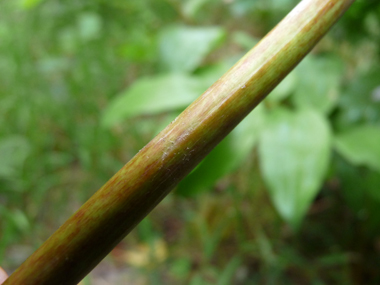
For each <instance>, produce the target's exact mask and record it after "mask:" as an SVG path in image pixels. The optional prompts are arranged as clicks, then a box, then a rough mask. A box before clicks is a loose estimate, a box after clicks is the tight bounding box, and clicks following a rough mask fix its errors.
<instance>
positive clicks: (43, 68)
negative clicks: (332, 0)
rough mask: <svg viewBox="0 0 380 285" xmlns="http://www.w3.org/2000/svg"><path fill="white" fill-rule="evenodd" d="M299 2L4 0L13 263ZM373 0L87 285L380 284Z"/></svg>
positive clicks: (379, 14)
mask: <svg viewBox="0 0 380 285" xmlns="http://www.w3.org/2000/svg"><path fill="white" fill-rule="evenodd" d="M298 2H299V1H296V0H271V1H268V0H224V1H222V0H162V1H156V0H139V1H133V0H108V1H105V0H82V1H68V0H49V1H47V0H46V1H44V0H4V1H1V2H0V262H1V263H0V264H1V265H2V266H3V267H4V268H5V269H6V270H7V271H8V272H9V273H11V272H12V271H13V270H15V269H16V268H17V267H18V266H19V265H20V264H21V263H22V262H23V261H24V260H25V259H26V258H27V257H28V256H29V255H30V254H31V253H32V252H33V251H34V250H35V249H36V248H37V247H38V246H40V245H41V244H42V242H43V241H44V240H46V239H47V238H48V237H49V236H50V235H51V234H52V233H53V232H54V231H55V230H56V229H57V228H58V227H59V226H60V225H61V224H62V223H63V222H64V221H65V220H66V219H67V218H68V217H69V216H70V215H71V214H72V213H73V212H74V211H75V210H76V209H78V208H79V207H80V205H81V204H82V203H83V202H85V201H86V200H87V199H88V198H89V197H90V196H91V195H92V194H93V193H94V192H95V191H96V190H97V189H98V188H100V187H101V186H102V185H103V184H104V183H105V182H106V181H107V180H108V179H109V178H110V177H111V176H112V175H113V174H114V173H115V172H116V171H118V170H119V169H120V168H121V167H122V166H123V165H124V164H125V163H126V162H127V161H128V160H129V159H131V158H132V157H133V155H134V154H135V153H136V152H137V151H138V150H139V149H141V148H142V147H143V146H144V145H145V144H146V143H148V142H149V141H150V140H151V139H152V138H153V136H155V135H156V134H157V133H158V132H159V131H160V130H162V129H163V128H164V127H165V126H166V125H167V124H168V123H169V122H170V121H171V120H173V119H174V118H175V117H176V116H177V115H178V114H179V113H180V112H181V111H182V110H183V109H184V108H185V107H186V106H187V105H188V104H190V103H191V102H192V101H193V100H194V99H195V98H197V97H198V96H199V95H200V94H201V93H202V92H203V91H205V90H206V89H207V87H208V86H210V85H211V84H212V83H213V82H214V81H215V80H216V79H218V77H219V76H220V75H222V74H223V73H224V72H225V71H227V70H228V68H230V67H231V66H232V65H233V64H234V63H235V62H236V61H237V60H238V59H239V58H240V57H241V56H242V55H243V54H244V53H245V52H247V51H248V50H249V49H250V48H252V47H253V46H254V45H255V44H256V43H257V42H258V41H259V40H260V38H262V37H263V36H264V35H265V34H266V33H267V32H268V31H269V30H270V29H271V28H273V27H274V26H275V25H276V24H277V23H278V22H279V21H280V20H281V19H282V18H283V17H284V16H285V15H286V14H287V13H288V12H289V11H290V10H291V9H292V8H293V7H294V6H295V5H296V4H297V3H298ZM379 52H380V2H379V1H375V0H373V1H372V0H366V1H364V0H362V1H360V0H358V1H357V2H356V3H355V4H354V5H353V6H352V7H351V9H350V10H349V11H348V12H347V13H346V14H345V16H344V17H343V18H342V19H341V20H340V22H339V23H338V24H337V25H336V26H335V27H334V28H333V29H332V30H331V31H330V32H329V34H328V35H327V36H326V37H325V38H324V39H323V40H322V41H321V42H320V43H319V44H318V46H317V47H316V48H315V49H314V50H313V51H312V52H311V54H310V55H308V56H307V57H306V58H305V60H304V61H303V62H302V63H301V64H300V65H299V66H298V67H297V68H296V69H295V70H294V71H293V72H292V73H291V74H290V75H289V76H288V77H287V78H286V79H285V80H284V81H283V82H282V83H281V84H280V85H279V86H278V87H277V88H276V89H275V90H274V91H273V92H272V93H271V95H270V96H269V97H268V98H267V99H265V101H264V102H263V103H262V104H261V105H260V106H259V107H258V108H256V109H255V110H254V111H253V112H252V114H251V115H249V116H248V117H247V119H245V120H244V121H243V122H242V123H241V124H240V125H239V126H238V127H237V128H236V129H235V130H234V131H233V132H232V133H231V134H230V135H229V136H228V137H227V138H226V139H225V140H224V141H223V142H222V143H221V144H220V145H219V146H218V147H217V148H216V149H215V150H214V151H213V152H212V153H211V154H210V155H209V156H208V157H207V158H206V159H205V160H204V161H203V162H202V163H201V164H200V166H199V167H198V168H196V170H195V171H193V172H192V173H191V174H190V175H189V177H187V178H186V179H185V180H184V181H183V182H181V184H180V185H179V186H178V187H177V188H176V189H175V190H174V191H173V193H172V194H170V195H169V196H168V197H167V198H165V199H164V201H163V202H162V203H161V204H160V205H159V206H158V207H157V208H156V209H155V210H154V211H153V212H152V213H151V214H150V215H149V216H148V217H147V218H146V219H145V220H144V221H143V222H142V223H141V224H140V225H139V226H138V227H137V228H136V229H135V230H134V231H133V232H132V233H131V234H130V235H129V236H128V237H127V238H126V239H125V240H124V241H123V242H121V243H120V244H119V245H118V246H117V247H116V248H115V249H114V251H113V252H112V253H111V254H110V255H109V256H108V257H107V258H106V259H105V260H104V261H103V262H102V263H101V264H100V265H99V266H98V267H97V268H96V269H95V270H94V271H93V272H92V273H91V274H90V275H89V276H88V277H86V278H85V280H83V281H82V283H83V284H96V285H98V284H127V283H128V284H192V285H198V284H220V285H222V284H380V272H379V264H380V174H379V173H380V64H379Z"/></svg>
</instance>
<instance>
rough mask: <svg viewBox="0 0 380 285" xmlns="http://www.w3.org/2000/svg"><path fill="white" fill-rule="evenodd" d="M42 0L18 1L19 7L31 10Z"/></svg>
mask: <svg viewBox="0 0 380 285" xmlns="http://www.w3.org/2000/svg"><path fill="white" fill-rule="evenodd" d="M42 1H43V0H20V2H19V3H20V7H21V8H23V9H32V8H34V7H36V6H37V5H38V4H40V3H41V2H42Z"/></svg>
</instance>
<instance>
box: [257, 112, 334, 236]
mask: <svg viewBox="0 0 380 285" xmlns="http://www.w3.org/2000/svg"><path fill="white" fill-rule="evenodd" d="M268 120H269V123H268V125H267V126H266V129H265V131H264V132H263V135H262V136H261V138H260V143H259V156H260V163H261V170H262V172H263V178H264V180H265V182H266V184H267V186H268V189H269V194H270V196H271V199H272V200H273V203H274V206H275V207H276V209H277V210H278V212H279V213H280V215H281V216H282V217H283V218H284V219H285V220H286V221H287V222H288V223H289V224H290V225H291V226H292V227H293V228H294V229H295V230H297V229H298V227H299V226H300V224H301V221H302V219H303V217H304V216H305V214H306V212H307V210H308V208H309V206H310V204H311V202H312V201H313V199H314V197H315V196H316V194H317V193H318V190H319V188H320V186H321V184H322V182H323V179H324V177H325V172H326V169H327V167H328V163H329V155H330V131H329V126H328V123H327V122H326V121H325V119H324V117H323V116H321V115H320V114H319V113H317V112H315V111H313V110H311V109H304V110H301V111H298V112H290V111H287V110H284V109H277V110H276V111H274V112H273V113H272V114H271V116H270V119H268Z"/></svg>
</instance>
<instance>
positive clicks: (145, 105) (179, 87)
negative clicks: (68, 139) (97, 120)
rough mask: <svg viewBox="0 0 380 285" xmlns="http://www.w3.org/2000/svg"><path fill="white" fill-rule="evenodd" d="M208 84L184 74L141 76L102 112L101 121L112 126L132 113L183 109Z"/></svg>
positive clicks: (135, 114)
mask: <svg viewBox="0 0 380 285" xmlns="http://www.w3.org/2000/svg"><path fill="white" fill-rule="evenodd" d="M207 87H208V86H207V85H206V84H205V82H204V81H203V80H200V79H198V78H196V77H193V76H189V75H182V74H167V75H157V76H152V77H147V78H142V79H139V80H137V81H136V82H135V83H134V84H133V85H132V86H131V87H129V88H128V89H127V90H126V91H124V92H123V93H121V94H120V95H119V96H118V97H117V98H115V99H114V100H113V101H111V103H110V105H109V106H108V107H107V108H106V110H105V112H104V114H103V118H102V124H103V125H104V126H106V127H110V126H112V125H114V124H115V123H119V122H121V121H122V120H124V119H127V118H130V117H133V116H137V115H147V114H149V115H154V114H158V113H162V112H167V111H172V110H176V109H181V108H184V107H186V106H187V105H189V104H190V103H191V102H193V101H194V100H195V99H196V98H197V97H198V96H200V95H201V94H202V93H203V92H204V91H205V90H206V88H207Z"/></svg>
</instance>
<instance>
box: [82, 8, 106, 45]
mask: <svg viewBox="0 0 380 285" xmlns="http://www.w3.org/2000/svg"><path fill="white" fill-rule="evenodd" d="M101 29H102V19H101V18H100V17H99V16H98V15H97V14H95V13H89V12H87V13H82V14H81V15H80V16H79V18H78V32H79V36H80V38H81V39H82V40H84V41H90V40H93V39H96V38H98V37H99V35H100V31H101Z"/></svg>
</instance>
